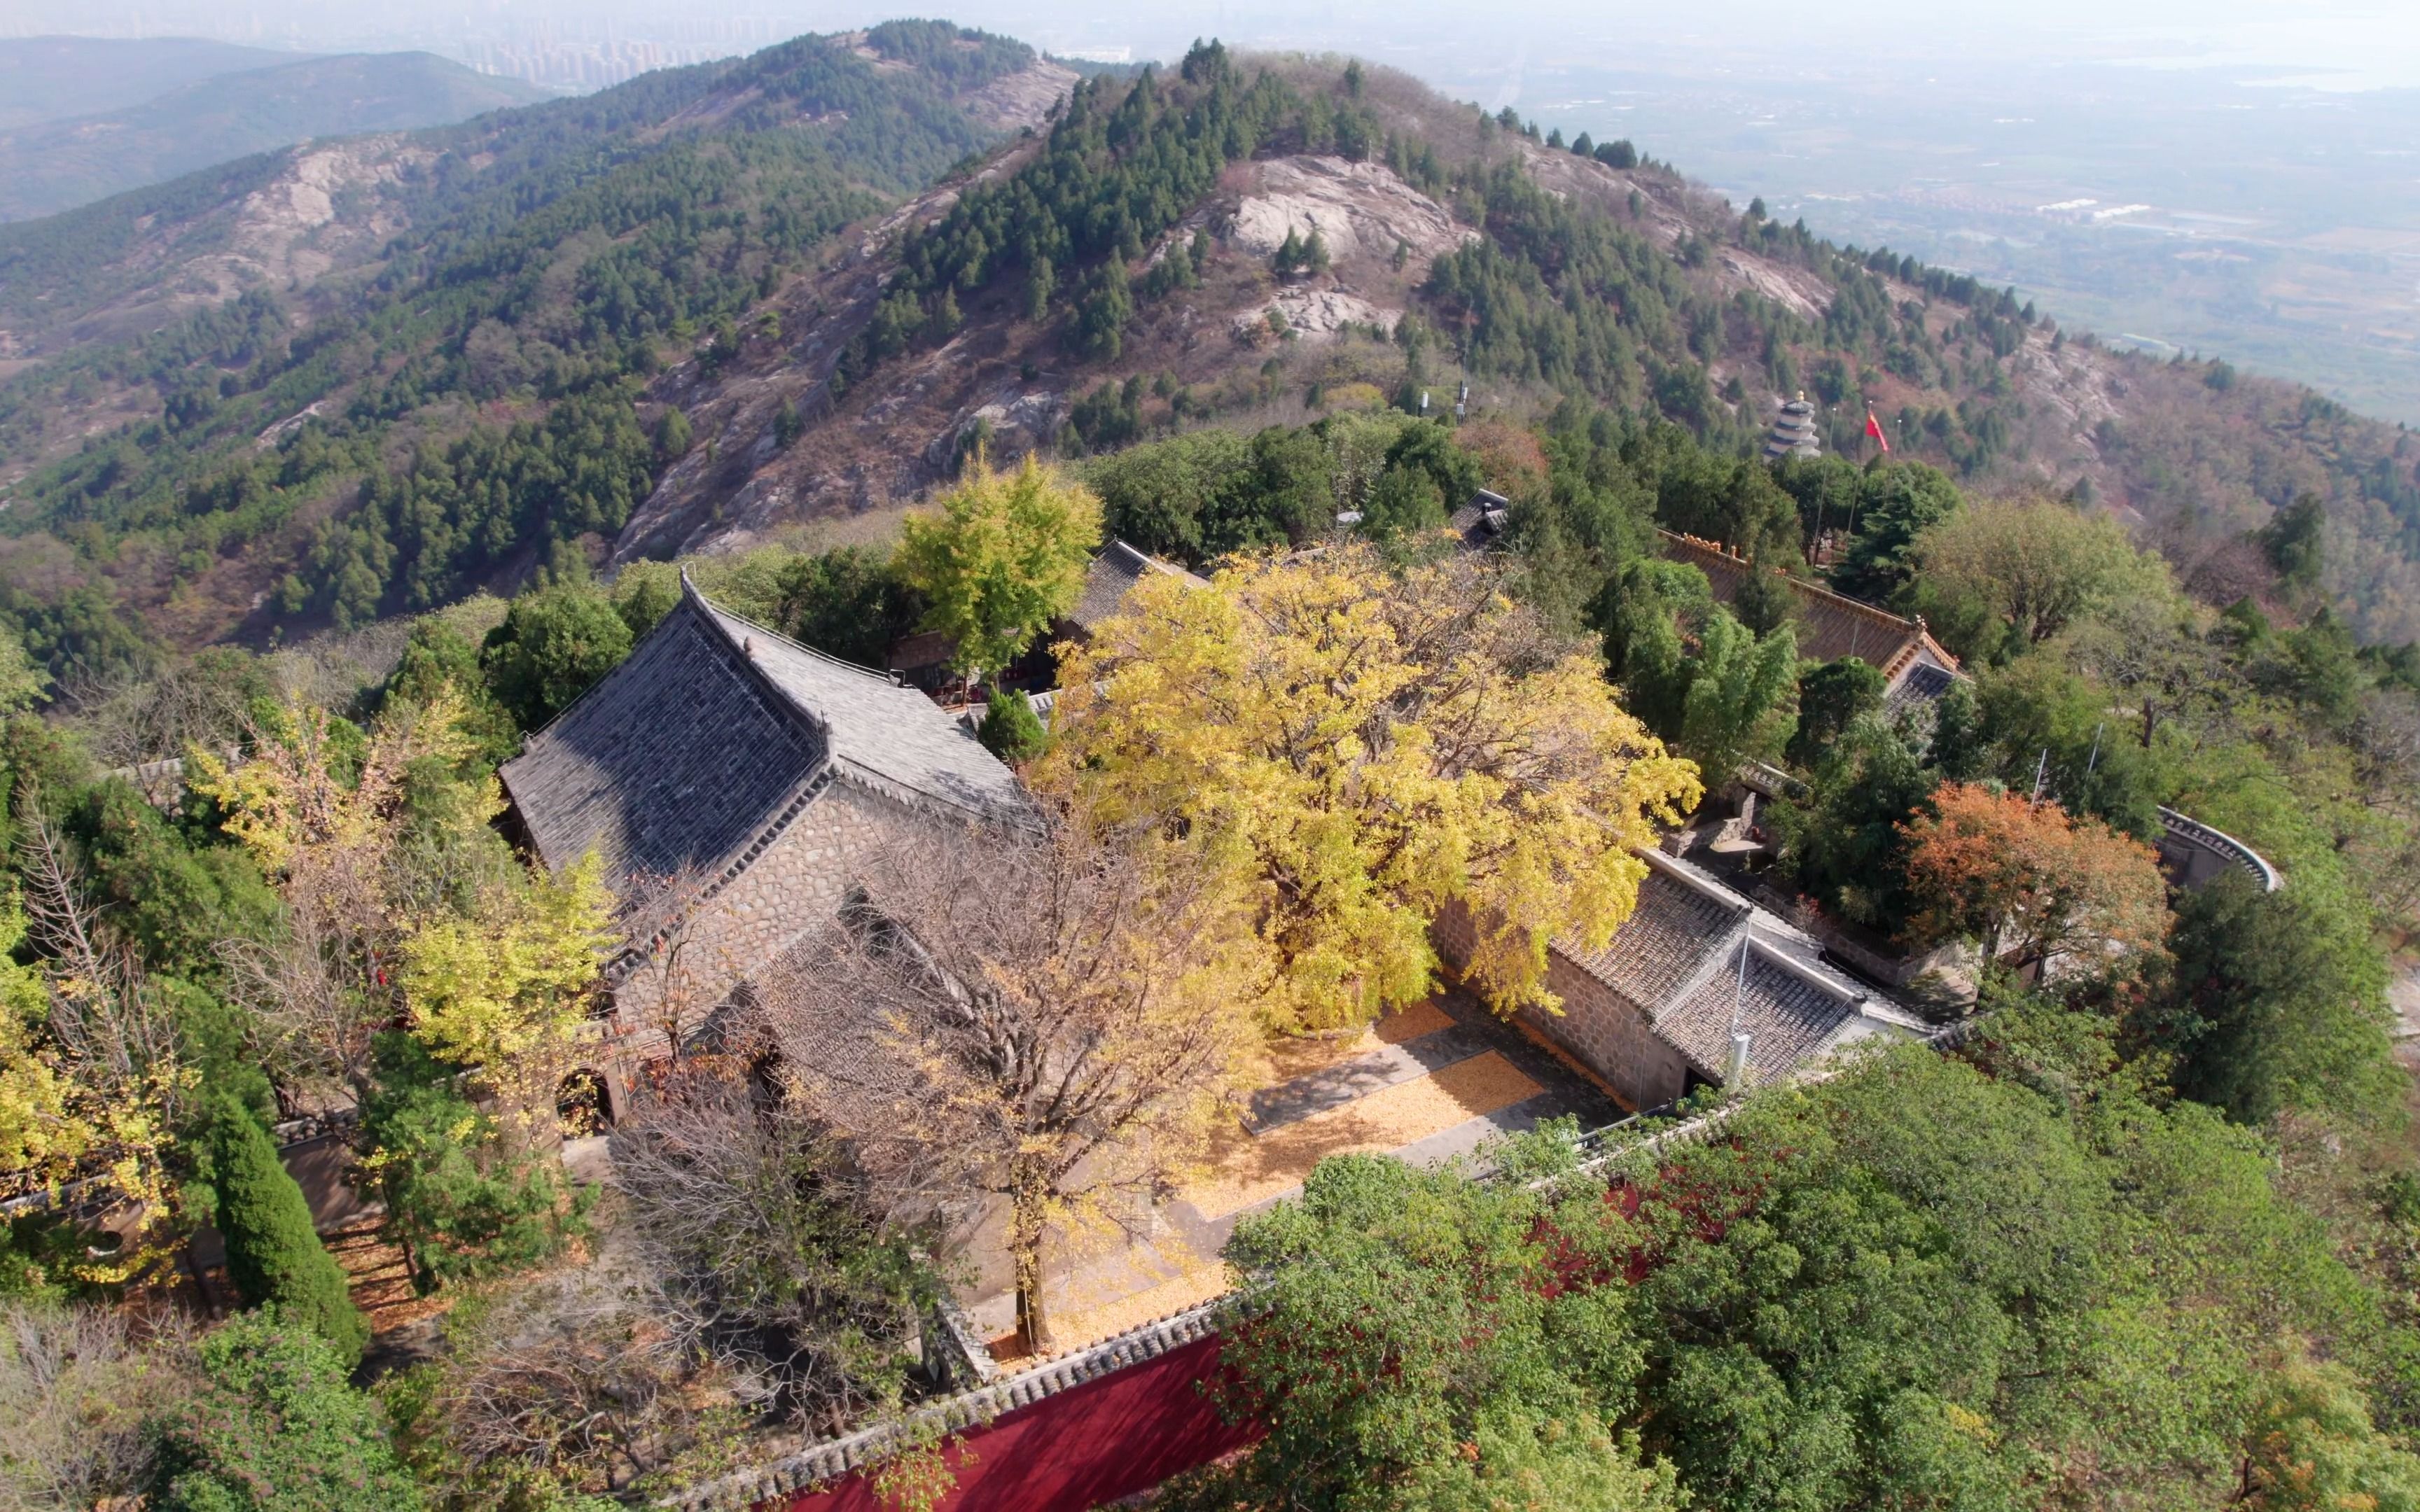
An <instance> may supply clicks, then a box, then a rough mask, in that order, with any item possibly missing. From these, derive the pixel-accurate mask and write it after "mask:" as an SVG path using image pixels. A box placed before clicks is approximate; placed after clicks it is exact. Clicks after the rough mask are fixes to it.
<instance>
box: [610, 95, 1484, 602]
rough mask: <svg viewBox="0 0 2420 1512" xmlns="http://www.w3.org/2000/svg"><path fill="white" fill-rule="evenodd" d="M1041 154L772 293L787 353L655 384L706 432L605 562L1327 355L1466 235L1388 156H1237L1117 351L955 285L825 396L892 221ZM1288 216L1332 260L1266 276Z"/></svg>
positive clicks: (844, 510)
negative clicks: (782, 440) (1193, 283)
mask: <svg viewBox="0 0 2420 1512" xmlns="http://www.w3.org/2000/svg"><path fill="white" fill-rule="evenodd" d="M1039 67H1040V66H1037V69H1029V70H1027V73H1029V74H1033V75H1034V77H1033V78H1032V79H1026V76H1025V75H1018V76H1016V78H1018V79H1026V82H1025V83H1023V84H1018V85H1016V86H1015V87H1013V88H1007V89H1004V90H1003V91H1002V93H1003V95H1005V96H1007V97H1010V98H1014V99H1016V100H1020V101H1022V102H1023V107H1024V108H1027V109H1030V110H1035V111H1036V114H1037V117H1038V116H1039V115H1040V114H1041V113H1047V109H1048V104H1047V101H1045V102H1042V103H1041V104H1039V105H1038V106H1037V105H1036V104H1035V101H1037V100H1040V99H1041V87H1040V86H1041V85H1046V84H1049V83H1051V81H1052V79H1054V78H1055V75H1052V76H1048V77H1046V76H1044V75H1042V74H1040V73H1039V72H1038V71H1037V70H1038V68H1039ZM1062 71H1063V70H1062ZM1069 77H1070V78H1072V77H1073V76H1072V75H1069ZM1010 82H1011V81H1002V83H1003V85H1007V84H1009V83H1010ZM1051 98H1052V99H1055V98H1057V97H1056V96H1055V95H1053V96H1052V97H1051ZM1037 149H1038V143H1019V144H1016V145H1015V146H1013V147H1010V148H1009V149H1008V150H1006V151H1005V152H1003V153H1001V154H1000V155H998V156H996V157H994V158H993V159H992V161H991V162H987V163H985V165H984V166H983V167H982V168H981V169H979V170H977V172H976V174H975V176H974V177H973V179H971V180H967V181H962V182H960V183H956V184H953V185H945V186H942V187H940V188H938V189H935V190H933V191H932V192H930V193H926V194H923V195H922V196H920V197H918V198H917V199H916V200H914V201H912V202H911V203H909V204H907V205H906V206H903V207H901V208H898V209H897V210H894V211H892V212H891V213H890V214H888V215H886V216H884V217H882V218H881V219H880V220H879V221H877V222H876V223H874V224H870V225H868V226H867V227H866V228H865V229H864V230H863V231H862V232H861V233H860V234H857V235H855V236H854V237H853V238H852V242H851V245H850V249H849V251H848V252H847V253H845V254H844V255H842V256H841V257H840V258H839V259H838V260H836V261H834V262H833V263H831V264H830V265H828V266H827V267H825V268H824V269H823V270H820V271H819V272H817V273H815V274H814V275H813V276H812V277H808V278H804V279H799V280H797V281H795V282H794V283H792V284H791V285H789V286H788V287H787V288H784V289H783V291H782V292H781V293H780V294H778V295H776V296H775V298H774V301H773V306H774V309H775V312H776V313H777V315H778V316H779V318H780V324H781V329H782V331H783V339H782V342H781V344H780V345H779V346H778V347H775V346H773V345H771V344H762V345H760V344H758V343H754V342H751V343H749V344H748V349H747V350H745V351H743V353H742V355H741V357H740V359H739V360H738V361H737V362H736V363H732V364H730V365H729V366H728V367H726V368H725V369H724V370H723V371H721V373H718V374H715V375H713V376H711V377H709V376H706V375H705V374H703V373H702V372H701V371H700V368H699V364H698V363H684V364H682V365H681V366H680V367H678V368H676V369H675V370H674V371H672V372H670V373H667V374H665V375H664V376H663V377H661V378H659V379H658V380H657V382H656V384H655V385H654V387H653V388H652V389H651V391H650V393H649V397H650V398H651V399H653V400H656V401H658V402H659V403H662V404H668V405H678V406H679V407H680V408H681V409H682V410H683V411H684V412H685V413H686V414H687V416H688V418H689V421H690V427H691V430H692V433H693V434H694V435H695V436H696V437H697V438H698V441H697V444H696V447H695V449H693V450H692V451H691V452H690V455H689V456H688V457H687V458H685V459H683V460H682V461H681V462H680V463H678V464H677V465H675V467H674V468H673V469H672V470H671V471H668V472H667V473H665V475H664V476H663V478H662V479H661V480H660V481H659V484H658V485H657V487H656V490H655V492H654V493H653V495H651V496H650V497H649V498H648V500H647V501H646V502H645V503H644V505H642V506H641V508H640V509H639V510H638V511H637V512H636V514H635V515H634V516H633V517H632V518H631V520H630V523H629V525H628V527H626V528H625V529H624V531H623V532H622V534H621V536H620V538H619V539H618V540H617V541H616V542H615V543H614V547H613V555H614V558H615V560H617V561H628V560H631V559H633V558H636V557H642V556H650V555H660V554H662V553H665V552H668V551H698V550H711V549H729V548H739V547H742V546H744V545H747V544H748V543H750V542H752V541H756V540H760V539H762V538H764V536H765V535H766V534H768V532H774V531H777V530H779V529H781V528H783V527H785V526H793V525H798V524H800V523H805V522H810V521H818V520H834V519H845V518H846V517H851V516H854V515H858V514H861V513H864V512H867V511H872V510H878V509H883V508H886V507H889V506H892V505H897V504H903V503H907V502H910V501H914V500H916V499H918V498H920V497H922V496H923V494H925V493H926V492H928V491H929V490H930V489H931V488H932V487H933V486H935V485H936V484H939V483H942V482H945V481H947V480H948V479H949V478H951V477H953V476H954V475H955V473H956V471H957V469H958V468H959V467H960V466H961V465H962V464H963V462H964V460H965V458H966V456H967V455H968V453H969V452H970V450H971V449H972V447H973V446H974V444H975V442H976V441H977V440H978V439H982V440H985V442H986V444H988V446H989V447H990V449H991V451H992V453H993V455H996V456H1001V457H1009V456H1015V455H1021V454H1023V453H1025V452H1028V451H1031V450H1034V449H1036V448H1043V447H1048V446H1051V445H1054V444H1055V443H1056V442H1057V440H1058V439H1059V436H1060V433H1061V430H1062V428H1063V426H1064V425H1065V424H1066V422H1067V419H1068V416H1069V413H1070V411H1071V409H1072V407H1073V405H1074V404H1075V402H1076V400H1077V398H1078V396H1079V395H1080V394H1082V393H1085V392H1087V391H1089V390H1091V389H1093V388H1094V387H1095V386H1096V385H1098V384H1100V383H1102V382H1105V381H1122V380H1124V379H1125V378H1128V377H1130V376H1141V377H1144V378H1156V376H1158V375H1161V374H1167V375H1170V376H1172V377H1173V378H1175V380H1176V381H1177V382H1179V383H1181V384H1184V385H1187V386H1195V385H1200V386H1205V387H1209V388H1213V389H1215V388H1216V387H1217V386H1218V385H1219V384H1220V383H1222V382H1224V381H1226V380H1228V379H1230V378H1233V376H1235V375H1236V373H1237V372H1238V370H1257V369H1258V368H1259V367H1260V366H1261V364H1262V363H1263V362H1264V359H1265V358H1266V357H1267V356H1268V355H1269V350H1270V348H1272V347H1275V346H1277V345H1279V344H1280V343H1282V344H1287V345H1291V346H1295V347H1304V346H1318V345H1323V344H1326V343H1328V342H1332V341H1334V340H1336V339H1338V338H1339V337H1340V336H1342V334H1344V333H1345V332H1351V331H1367V330H1370V329H1371V328H1373V327H1374V328H1377V329H1379V330H1391V329H1392V328H1393V326H1394V325H1395V323H1396V322H1397V321H1398V320H1400V319H1402V318H1403V316H1404V311H1405V309H1407V308H1408V307H1409V305H1410V302H1411V297H1412V291H1413V290H1414V289H1415V288H1417V287H1418V286H1419V284H1420V282H1421V281H1422V280H1424V279H1425V278H1426V277H1427V276H1428V270H1429V266H1430V264H1431V263H1432V262H1433V261H1434V260H1435V258H1436V256H1437V255H1440V254H1441V253H1445V252H1450V251H1451V250H1453V249H1454V248H1456V247H1459V246H1461V245H1462V244H1463V243H1465V242H1466V241H1468V240H1469V239H1472V238H1474V237H1476V236H1477V235H1478V234H1479V233H1478V232H1477V231H1476V230H1475V229H1473V228H1471V227H1469V226H1465V225H1461V224H1456V222H1455V221H1454V219H1453V216H1452V214H1451V213H1450V211H1448V210H1447V208H1445V207H1444V206H1443V205H1440V204H1438V203H1437V202H1436V201H1435V200H1434V199H1432V198H1430V197H1429V196H1428V195H1426V194H1423V193H1420V192H1419V191H1418V190H1417V189H1414V188H1413V187H1412V186H1411V185H1409V184H1407V183H1405V182H1404V180H1403V179H1401V178H1399V177H1396V176H1395V174H1394V173H1393V171H1392V170H1390V169H1388V167H1386V166H1385V165H1384V164H1382V163H1369V162H1347V161H1345V160H1344V159H1342V158H1335V157H1317V156H1297V157H1284V158H1273V159H1267V160H1263V161H1259V162H1249V163H1240V164H1237V165H1236V167H1235V168H1234V169H1233V170H1232V171H1231V173H1230V174H1229V176H1228V178H1227V180H1226V182H1225V184H1224V186H1223V187H1222V189H1221V190H1220V191H1219V192H1218V193H1214V194H1213V195H1211V196H1210V197H1209V198H1208V199H1206V200H1205V201H1204V202H1203V203H1202V204H1200V205H1197V206H1195V207H1194V208H1192V209H1191V210H1190V211H1189V212H1188V213H1187V214H1186V215H1185V217H1184V218H1183V219H1182V220H1181V221H1180V222H1179V223H1178V224H1176V226H1174V227H1173V228H1172V229H1171V231H1170V232H1169V233H1168V235H1167V236H1166V237H1164V238H1163V239H1161V240H1160V242H1159V243H1158V244H1157V245H1156V246H1154V247H1152V248H1150V249H1148V251H1147V253H1146V255H1145V258H1144V261H1143V266H1146V267H1148V266H1149V265H1150V264H1152V263H1156V262H1157V261H1158V260H1159V259H1161V258H1163V257H1166V256H1168V255H1171V254H1172V253H1173V252H1175V251H1177V250H1179V249H1182V248H1183V247H1184V246H1185V244H1186V243H1187V242H1188V241H1189V240H1190V239H1192V237H1193V235H1194V233H1195V232H1196V231H1197V230H1209V231H1211V232H1212V233H1213V238H1214V242H1215V251H1214V254H1213V256H1212V260H1211V266H1210V268H1209V269H1208V270H1206V272H1205V274H1204V276H1203V278H1202V282H1201V285H1200V286H1198V287H1194V288H1188V289H1184V290H1180V291H1178V292H1175V293H1172V294H1171V295H1169V296H1167V297H1166V298H1164V299H1162V300H1159V301H1154V302H1151V303H1148V304H1146V305H1145V306H1144V307H1143V308H1142V309H1141V310H1140V312H1139V313H1138V315H1137V317H1136V320H1135V323H1134V325H1133V326H1132V327H1131V328H1130V329H1129V330H1128V331H1127V332H1126V337H1125V344H1124V349H1123V350H1122V352H1121V354H1120V356H1119V358H1118V359H1117V360H1116V361H1114V362H1109V363H1089V362H1086V361H1083V360H1082V359H1079V358H1078V357H1077V356H1076V355H1075V354H1074V353H1073V352H1072V351H1071V350H1070V349H1069V348H1068V347H1067V345H1066V343H1065V341H1064V340H1063V334H1064V333H1063V330H1062V329H1061V321H1062V320H1063V316H1058V317H1054V318H1053V319H1052V320H1050V321H1046V322H1045V323H1043V324H1041V325H1035V324H1033V323H1032V322H1030V321H1028V320H1026V318H1025V316H1024V311H1023V309H1022V307H1021V299H1020V296H1019V294H1018V292H1017V290H1016V287H1015V286H1014V285H1016V282H1017V281H1016V279H1015V278H1013V277H1012V278H1006V279H1002V280H1000V281H999V285H1000V286H998V287H994V288H987V289H979V290H972V291H968V290H961V291H960V292H959V303H960V306H961V308H962V311H963V315H964V318H965V323H964V325H963V326H962V327H961V328H960V329H959V330H958V332H956V333H955V334H954V335H953V336H952V337H951V338H950V339H949V340H948V341H946V342H944V343H941V344H940V345H939V346H935V347H916V348H913V349H911V350H909V351H907V352H904V353H901V354H900V355H898V356H896V357H893V358H892V359H890V360H888V361H887V362H884V363H881V364H880V365H879V366H878V367H876V369H875V371H874V372H873V373H871V374H870V375H868V376H867V377H866V378H863V379H862V380H861V381H860V382H859V383H858V384H857V385H856V386H855V387H853V388H850V389H847V390H846V391H845V392H843V393H835V392H834V386H833V383H832V381H831V380H832V374H833V372H834V370H835V368H836V366H837V364H838V363H839V360H840V357H841V355H842V353H843V352H844V351H845V349H846V347H848V344H849V343H850V342H851V341H852V340H853V339H855V337H856V336H857V334H858V332H861V331H863V330H864V329H865V327H866V325H867V323H868V322H869V321H870V320H871V319H872V318H873V315H874V309H875V306H876V303H877V302H879V301H880V300H881V298H882V295H883V292H884V290H885V287H886V285H888V284H889V282H890V280H891V277H892V272H893V270H894V269H895V267H896V260H895V254H894V252H893V250H892V249H893V248H894V247H895V245H896V242H897V239H898V238H899V236H900V234H901V233H903V232H905V231H907V229H909V228H910V227H912V226H917V225H923V224H930V223H931V222H932V221H934V220H936V219H938V218H939V217H940V216H941V215H943V214H944V213H946V212H947V211H948V209H949V208H950V207H951V206H952V205H954V204H955V203H956V202H957V198H958V195H959V194H960V193H963V192H964V190H965V188H966V187H967V184H968V183H969V182H979V181H984V180H988V179H993V178H997V177H1001V176H1003V175H1006V174H1010V173H1014V172H1015V171H1016V169H1017V168H1018V167H1019V166H1021V165H1022V164H1023V163H1024V162H1026V161H1028V160H1029V159H1030V158H1031V157H1032V153H1033V152H1034V151H1035V150H1037ZM1289 226H1291V227H1292V228H1293V229H1294V231H1295V234H1296V235H1297V236H1302V235H1307V234H1308V233H1309V231H1310V230H1311V228H1312V227H1316V228H1317V229H1318V231H1319V233H1320V237H1321V239H1323V240H1324V241H1325V242H1326V244H1327V248H1328V256H1329V269H1328V271H1327V272H1326V273H1325V274H1321V275H1318V276H1315V277H1296V278H1294V279H1291V280H1280V279H1279V278H1278V277H1277V275H1276V274H1275V273H1274V272H1273V271H1272V270H1271V269H1270V267H1269V256H1270V254H1272V253H1274V252H1275V251H1276V250H1277V249H1278V248H1279V247H1280V245H1282V244H1283V242H1284V240H1285V236H1286V231H1287V229H1288V227H1289ZM1399 252H1400V254H1401V260H1400V263H1399V261H1398V255H1399ZM1272 314H1274V315H1275V316H1278V318H1277V319H1276V320H1274V321H1273V320H1272V319H1271V318H1270V317H1271V316H1272ZM784 404H787V405H789V406H790V407H791V408H792V409H794V410H795V411H796V412H797V413H798V415H799V420H800V423H801V433H800V437H799V440H798V441H797V442H796V443H794V444H793V445H792V446H790V447H789V448H787V449H786V450H776V449H774V448H773V447H772V446H771V444H770V440H769V439H770V437H771V435H772V433H773V425H774V421H775V417H776V416H777V415H778V414H779V412H780V410H781V407H782V406H783V405H784Z"/></svg>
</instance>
